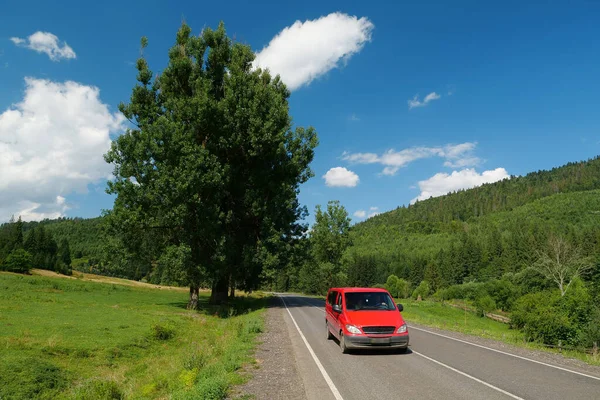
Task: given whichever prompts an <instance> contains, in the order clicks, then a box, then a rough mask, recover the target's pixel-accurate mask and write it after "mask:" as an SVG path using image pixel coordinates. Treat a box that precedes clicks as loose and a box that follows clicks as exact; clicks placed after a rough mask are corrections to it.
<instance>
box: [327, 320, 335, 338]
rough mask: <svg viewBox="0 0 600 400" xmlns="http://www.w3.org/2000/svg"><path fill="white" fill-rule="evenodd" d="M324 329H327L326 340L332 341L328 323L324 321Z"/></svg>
mask: <svg viewBox="0 0 600 400" xmlns="http://www.w3.org/2000/svg"><path fill="white" fill-rule="evenodd" d="M325 329H327V340H331V339H333V335H332V334H331V331H330V330H329V322H327V321H325Z"/></svg>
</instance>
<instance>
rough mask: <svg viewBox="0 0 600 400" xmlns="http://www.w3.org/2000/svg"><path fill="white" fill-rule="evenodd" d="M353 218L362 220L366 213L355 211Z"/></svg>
mask: <svg viewBox="0 0 600 400" xmlns="http://www.w3.org/2000/svg"><path fill="white" fill-rule="evenodd" d="M354 216H355V217H356V218H361V219H362V218H364V217H366V216H367V212H366V211H365V210H356V211H355V212H354Z"/></svg>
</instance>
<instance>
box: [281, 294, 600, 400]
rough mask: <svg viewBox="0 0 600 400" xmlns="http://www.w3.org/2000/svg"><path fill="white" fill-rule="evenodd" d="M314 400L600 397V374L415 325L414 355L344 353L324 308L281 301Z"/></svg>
mask: <svg viewBox="0 0 600 400" xmlns="http://www.w3.org/2000/svg"><path fill="white" fill-rule="evenodd" d="M281 298H282V312H283V313H284V320H285V321H286V324H287V328H288V332H289V334H290V337H291V339H292V347H293V348H294V352H295V357H296V361H297V363H298V370H299V373H300V375H301V378H302V380H303V383H304V387H305V390H306V394H307V397H308V398H309V399H319V400H325V399H336V400H352V399H360V400H368V399H397V398H402V399H478V400H479V399H511V398H512V399H544V400H551V399H560V400H565V399H569V400H576V399H585V400H592V399H600V373H597V372H590V371H582V370H576V369H574V368H570V367H565V366H562V365H557V364H549V363H547V362H543V361H539V360H536V359H533V358H524V357H522V356H519V355H516V354H513V353H509V352H506V351H505V352H501V351H498V350H494V349H491V348H488V347H485V346H482V345H478V344H476V343H474V342H470V341H461V340H460V339H458V340H456V339H453V338H451V337H449V336H448V337H444V336H440V333H439V331H438V332H433V331H428V330H424V329H420V328H416V327H411V324H410V321H407V324H408V325H409V333H410V350H409V351H408V352H407V353H406V354H392V353H387V352H382V351H368V352H357V353H352V354H342V353H341V351H340V349H339V346H338V343H337V341H335V340H329V341H328V340H326V337H325V316H324V311H323V307H324V302H323V301H322V300H319V299H314V298H310V297H304V296H297V295H281Z"/></svg>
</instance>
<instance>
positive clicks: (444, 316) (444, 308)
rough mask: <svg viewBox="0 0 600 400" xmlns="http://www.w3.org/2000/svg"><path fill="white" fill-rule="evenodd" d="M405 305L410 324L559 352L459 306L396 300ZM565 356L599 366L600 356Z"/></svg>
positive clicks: (506, 325) (574, 352)
mask: <svg viewBox="0 0 600 400" xmlns="http://www.w3.org/2000/svg"><path fill="white" fill-rule="evenodd" d="M395 301H396V302H398V303H401V304H402V305H403V306H404V311H403V312H402V316H403V317H404V319H405V320H406V321H407V322H408V323H409V324H410V323H411V322H415V323H417V324H420V325H425V326H429V327H433V328H438V329H444V330H448V331H454V332H460V333H464V334H467V335H473V336H478V337H482V338H486V339H493V340H497V341H499V342H503V343H507V344H511V345H514V346H518V347H521V348H525V349H531V350H540V351H545V352H548V353H555V354H556V353H559V351H558V350H556V349H550V348H547V347H544V346H542V345H540V344H537V343H532V342H527V341H526V340H525V336H524V335H523V334H522V333H521V332H519V331H518V330H515V329H510V327H509V326H508V324H504V323H501V322H498V321H494V320H491V319H489V318H482V317H479V316H477V315H476V314H474V313H472V312H469V311H467V312H465V311H464V310H461V309H459V308H456V307H451V306H449V305H444V304H442V303H440V302H434V301H428V300H423V301H415V300H410V299H395ZM560 354H562V355H563V356H565V357H569V358H575V359H578V360H581V361H584V362H586V363H588V364H591V365H598V366H600V356H595V357H594V356H593V355H591V354H585V353H582V352H577V351H571V350H563V351H562V352H560Z"/></svg>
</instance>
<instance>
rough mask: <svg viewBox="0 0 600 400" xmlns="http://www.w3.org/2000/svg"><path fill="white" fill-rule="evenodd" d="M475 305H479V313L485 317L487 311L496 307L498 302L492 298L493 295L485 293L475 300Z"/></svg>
mask: <svg viewBox="0 0 600 400" xmlns="http://www.w3.org/2000/svg"><path fill="white" fill-rule="evenodd" d="M475 307H477V314H478V315H479V316H481V317H485V314H486V313H489V312H492V311H494V310H495V309H496V302H495V301H494V299H492V296H490V295H485V296H482V297H479V298H478V299H477V300H475Z"/></svg>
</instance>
